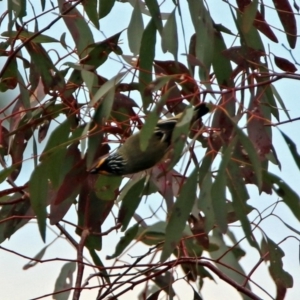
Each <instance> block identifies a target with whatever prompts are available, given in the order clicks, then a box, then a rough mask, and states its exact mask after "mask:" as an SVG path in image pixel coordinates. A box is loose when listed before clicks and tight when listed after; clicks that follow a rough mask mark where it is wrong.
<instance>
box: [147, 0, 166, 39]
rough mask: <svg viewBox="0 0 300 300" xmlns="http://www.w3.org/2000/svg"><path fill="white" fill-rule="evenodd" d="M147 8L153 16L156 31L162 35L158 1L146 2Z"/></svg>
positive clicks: (150, 0) (149, 0) (148, 0)
mask: <svg viewBox="0 0 300 300" xmlns="http://www.w3.org/2000/svg"><path fill="white" fill-rule="evenodd" d="M145 3H146V5H147V8H148V9H149V12H150V14H151V17H152V20H153V22H154V24H155V27H156V29H157V30H158V31H159V32H160V33H161V32H162V28H163V26H162V18H161V14H160V9H159V5H158V2H157V0H145Z"/></svg>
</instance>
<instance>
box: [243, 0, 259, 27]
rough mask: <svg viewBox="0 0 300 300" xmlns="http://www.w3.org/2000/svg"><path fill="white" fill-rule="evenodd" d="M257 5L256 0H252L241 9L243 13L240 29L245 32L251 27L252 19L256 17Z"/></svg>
mask: <svg viewBox="0 0 300 300" xmlns="http://www.w3.org/2000/svg"><path fill="white" fill-rule="evenodd" d="M257 6H258V0H253V1H251V2H250V3H249V4H248V5H247V6H245V8H244V10H243V12H244V14H243V26H242V30H243V31H244V32H247V31H248V30H249V29H250V28H251V26H252V24H253V21H254V19H255V17H256V12H257Z"/></svg>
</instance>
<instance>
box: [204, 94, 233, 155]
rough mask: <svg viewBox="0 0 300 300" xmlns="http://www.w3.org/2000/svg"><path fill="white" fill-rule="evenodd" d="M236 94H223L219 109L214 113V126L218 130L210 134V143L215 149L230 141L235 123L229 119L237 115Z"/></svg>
mask: <svg viewBox="0 0 300 300" xmlns="http://www.w3.org/2000/svg"><path fill="white" fill-rule="evenodd" d="M235 103H236V99H235V94H234V93H227V94H223V95H222V98H221V100H220V102H219V103H218V106H217V109H216V111H215V113H214V117H213V121H212V127H213V128H216V129H217V131H216V132H213V133H211V134H210V137H209V143H210V146H211V147H212V148H213V150H214V151H218V150H219V149H220V148H221V146H222V145H223V144H225V145H227V144H228V143H229V141H230V137H231V133H232V129H233V123H232V121H231V120H230V119H229V118H230V117H231V116H234V115H235Z"/></svg>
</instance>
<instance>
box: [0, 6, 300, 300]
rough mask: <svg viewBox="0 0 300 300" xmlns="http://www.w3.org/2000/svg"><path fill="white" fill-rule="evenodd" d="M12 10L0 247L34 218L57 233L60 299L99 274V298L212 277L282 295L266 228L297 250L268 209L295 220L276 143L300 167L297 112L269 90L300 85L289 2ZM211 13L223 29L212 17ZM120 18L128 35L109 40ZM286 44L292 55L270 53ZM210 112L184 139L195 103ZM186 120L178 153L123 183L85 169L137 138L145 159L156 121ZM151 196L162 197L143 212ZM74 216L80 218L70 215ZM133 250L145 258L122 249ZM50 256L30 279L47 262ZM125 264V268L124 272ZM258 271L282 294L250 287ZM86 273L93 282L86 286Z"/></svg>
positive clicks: (176, 141) (283, 281) (5, 61)
mask: <svg viewBox="0 0 300 300" xmlns="http://www.w3.org/2000/svg"><path fill="white" fill-rule="evenodd" d="M4 2H5V1H4ZM6 2H7V3H6V5H7V10H6V11H5V12H4V11H3V12H2V17H1V20H0V21H1V25H2V26H1V39H2V41H1V43H0V49H1V58H2V60H1V62H2V69H1V72H0V73H1V75H0V77H1V82H0V90H1V92H2V93H3V97H2V99H3V101H2V102H3V103H2V104H1V107H0V108H1V110H0V113H1V124H0V125H1V128H0V130H1V131H0V143H1V148H0V154H1V157H0V162H1V165H2V167H3V169H2V171H1V172H0V179H1V182H4V183H6V186H4V184H3V188H1V191H0V196H1V198H0V242H1V243H3V242H6V241H7V239H9V238H10V237H11V236H12V235H15V234H16V233H17V232H18V231H20V230H21V229H22V228H24V226H27V225H28V224H27V223H28V222H29V221H30V220H36V224H37V226H38V229H39V233H40V236H41V238H42V240H43V241H45V242H46V236H48V231H49V230H50V229H54V230H56V231H55V232H57V236H59V235H62V236H64V238H65V239H67V240H68V241H69V242H70V243H71V244H72V245H73V246H74V249H75V252H76V255H77V259H76V260H72V259H70V257H68V258H67V259H65V260H66V261H67V262H66V264H65V265H64V266H63V267H62V270H61V273H60V275H59V277H58V278H57V281H56V284H55V289H54V291H52V292H53V297H54V298H55V299H68V297H69V294H70V292H71V291H72V290H74V293H73V299H79V298H80V295H81V292H82V291H83V290H84V289H85V288H86V286H87V283H88V282H89V281H92V280H94V279H95V278H97V281H96V280H95V281H93V282H96V283H95V284H94V285H93V287H92V288H91V289H94V290H97V294H98V295H97V299H106V298H107V297H113V298H111V299H116V298H118V297H119V296H122V295H125V294H126V292H127V291H129V290H131V289H132V288H134V287H136V286H142V292H141V294H140V297H141V299H158V297H159V295H160V296H162V295H163V294H167V295H168V296H169V297H170V299H171V298H172V297H173V296H174V295H175V294H176V289H175V288H174V289H173V284H174V283H175V284H176V282H177V281H184V282H185V283H186V288H187V289H189V290H191V289H192V291H193V294H194V299H201V297H200V293H201V289H202V287H203V285H205V282H206V279H207V280H210V279H213V278H217V277H219V278H220V279H221V280H224V281H225V282H227V283H228V284H229V285H231V286H233V287H234V288H235V289H236V290H237V291H238V292H239V293H240V294H241V295H242V297H243V298H245V299H247V298H248V299H249V298H250V299H260V298H261V297H262V298H264V299H265V298H266V297H270V298H273V299H275V298H276V299H283V298H285V295H286V291H287V289H288V288H292V287H293V277H292V276H291V274H289V270H285V269H284V268H283V260H282V258H283V256H284V252H283V250H282V249H281V247H280V246H281V244H282V243H283V242H284V240H274V238H273V236H270V232H268V231H267V230H263V229H262V227H261V223H262V222H263V221H264V220H266V219H268V218H271V217H272V216H276V218H274V219H276V220H273V221H274V222H275V223H274V224H275V225H274V226H279V225H276V224H279V223H280V224H283V225H284V226H285V227H286V229H287V230H288V232H289V233H287V234H286V239H288V236H289V237H291V238H295V239H298V236H299V231H297V230H296V229H295V228H294V226H292V225H291V224H290V223H289V221H288V220H284V219H283V218H281V213H280V210H278V209H277V207H279V206H280V207H283V206H285V207H287V208H288V209H289V215H290V217H291V218H292V219H296V220H297V222H298V221H299V220H300V209H299V208H300V207H299V195H298V194H297V193H296V192H295V191H294V190H293V189H292V188H291V187H290V185H289V182H286V181H285V180H283V179H282V178H281V176H280V170H281V168H284V164H283V163H282V162H281V157H280V155H277V152H278V149H280V147H281V146H282V143H285V144H286V145H287V146H288V149H289V150H290V152H289V153H287V152H286V153H285V154H284V155H285V156H286V155H289V156H291V157H292V159H293V160H294V165H295V166H297V167H298V168H300V156H299V154H298V153H297V149H296V142H295V138H296V137H295V136H293V135H289V134H286V133H284V132H283V131H281V130H282V129H281V125H283V124H286V123H289V122H291V121H298V120H299V117H298V116H297V110H295V111H294V113H295V114H296V116H295V117H294V118H292V117H291V116H290V111H289V110H291V109H292V110H293V109H295V107H290V106H289V105H290V102H288V101H287V100H286V99H285V95H283V94H281V95H280V94H279V89H278V85H279V84H280V83H281V82H282V81H283V80H285V82H286V85H287V86H288V84H289V82H291V81H295V80H299V79H300V76H299V75H297V68H296V65H297V63H296V61H295V60H294V58H293V53H294V52H293V50H292V49H297V17H298V11H299V8H298V6H297V4H296V2H295V1H294V2H293V1H289V0H280V1H278V0H273V1H258V0H253V1H251V0H236V1H234V0H232V1H225V0H224V1H220V0H219V1H217V0H214V1H203V0H186V1H185V0H181V1H180V0H173V1H170V0H168V1H157V0H145V1H142V0H127V1H124V0H123V1H121V0H120V1H115V0H98V1H96V0H81V1H80V0H78V1H66V0H57V1H52V2H49V3H48V1H43V0H41V1H40V2H39V3H38V5H37V4H34V6H32V3H31V2H30V1H6ZM35 2H36V3H37V2H38V1H35ZM292 4H293V5H294V6H293V7H292V6H291V5H292ZM218 5H220V6H222V7H223V9H224V14H223V16H222V19H219V18H220V16H219V15H218V14H214V13H213V12H214V11H215V7H216V6H218ZM2 6H3V5H2ZM123 9H124V16H122V15H121V14H120V12H121V11H122V10H123ZM116 11H117V12H118V14H115V12H116ZM128 12H130V18H128V20H129V23H128V24H127V25H126V26H127V27H126V26H124V27H123V28H118V18H120V22H121V19H123V18H124V19H126V18H125V17H126V13H128ZM215 15H216V16H215ZM128 17H129V15H128ZM104 22H105V24H106V26H103V23H104ZM298 23H299V22H298ZM107 24H110V25H109V26H110V28H108V26H107ZM5 27H6V28H7V30H4V28H5ZM100 29H101V31H100ZM115 29H116V30H115ZM117 30H118V31H117ZM112 31H113V34H111V32H112ZM100 32H101V33H102V34H100ZM108 34H109V35H108ZM103 36H105V38H103ZM279 44H283V45H284V47H283V46H282V47H281V50H282V49H283V50H284V52H283V53H285V54H286V57H281V56H279V55H278V54H277V55H276V51H278V45H279ZM273 49H274V50H273ZM290 53H291V56H290ZM287 57H288V59H287ZM10 90H13V92H14V93H15V94H10V93H9V92H10ZM11 95H15V96H13V97H12V96H11ZM203 101H205V102H207V103H208V102H211V103H212V107H214V110H213V112H212V113H211V114H209V115H208V116H205V117H204V118H203V120H200V121H199V122H197V123H196V124H194V126H193V128H192V129H191V130H190V128H189V126H188V125H189V123H190V120H191V118H192V112H193V110H192V109H191V107H193V106H195V105H197V104H199V103H201V102H203ZM180 112H184V113H183V117H182V118H181V119H180V121H179V122H178V124H177V126H176V128H175V132H174V134H173V137H172V148H173V149H172V151H171V152H170V154H169V156H168V157H167V158H166V160H165V161H163V162H162V163H160V164H158V165H157V166H155V167H154V168H152V169H151V170H149V171H147V172H141V173H139V174H133V175H132V176H127V177H125V178H121V177H108V176H104V175H93V174H89V173H88V172H87V170H89V169H90V168H91V166H92V165H93V163H94V162H95V160H96V159H97V158H99V157H101V156H103V155H106V154H107V153H109V152H110V151H113V149H115V148H116V147H118V145H119V144H122V143H123V142H124V140H126V138H127V137H129V136H130V135H131V134H132V133H133V132H136V131H137V130H142V131H143V135H142V137H143V138H142V140H141V145H140V147H141V149H145V147H147V145H148V141H149V138H150V136H151V133H152V132H153V130H154V127H155V124H156V123H157V121H158V119H159V118H163V117H165V116H171V115H175V114H178V113H180ZM275 128H279V130H280V131H279V132H280V134H281V136H282V138H281V140H280V142H278V141H276V140H275V139H274V138H273V136H274V129H275ZM276 130H277V129H276ZM274 166H275V167H274ZM297 176H299V170H298V173H297ZM253 186H255V187H256V190H254V189H253ZM265 194H268V195H272V199H273V200H272V201H273V203H272V204H271V205H270V206H268V208H267V209H266V210H260V209H259V208H257V207H254V206H252V205H250V204H249V202H251V197H259V198H263V196H264V195H265ZM253 195H255V196H253ZM147 199H156V200H151V201H152V202H151V205H150V206H151V207H150V210H149V209H148V210H147V211H145V210H141V211H139V212H138V211H137V209H138V208H140V207H141V206H147V205H148V203H149V202H147V204H145V200H147ZM262 201H263V200H262ZM281 203H282V204H281ZM71 210H74V211H76V215H77V218H73V217H70V216H68V217H66V214H67V213H68V212H70V211H71ZM72 216H74V215H72ZM109 218H111V220H113V221H114V222H112V221H111V220H110V221H108V219H109ZM67 225H71V226H69V227H67ZM74 228H75V232H76V235H75V234H74ZM103 228H105V230H104V229H103ZM233 228H234V229H233ZM119 229H120V232H119ZM115 231H117V232H119V234H118V235H117V237H118V239H115V244H114V245H113V246H115V247H116V248H115V252H114V253H112V254H111V255H109V256H108V257H107V258H106V259H103V257H101V253H102V251H104V246H103V240H105V239H106V238H107V237H109V236H110V235H111V234H113V233H114V232H115ZM37 232H38V231H34V234H37ZM245 240H246V243H245ZM47 242H48V245H49V240H47ZM242 242H243V243H244V244H243V245H245V247H246V248H245V249H242V248H243V247H242V246H241V243H242ZM50 244H51V243H50ZM138 244H144V245H145V247H144V248H142V249H143V250H138V251H133V252H132V253H131V249H134V248H130V247H131V246H132V245H138ZM7 245H9V242H8V243H7ZM130 245H131V246H130ZM46 249H47V246H46V247H45V248H43V249H42V250H41V251H40V252H39V253H38V255H37V256H36V257H35V258H33V260H32V261H31V262H30V263H29V264H28V265H26V267H25V269H28V268H30V267H33V266H34V265H36V263H38V262H41V261H43V256H44V254H45V251H46ZM128 249H129V250H128ZM249 249H251V250H249ZM253 249H255V252H256V254H257V255H258V257H259V259H258V261H257V260H256V261H253V263H252V268H251V269H250V270H246V271H245V270H244V268H243V267H242V266H241V264H240V260H241V259H242V257H247V255H248V254H249V252H250V251H253ZM0 250H1V251H5V248H3V247H1V248H0ZM14 250H15V255H18V254H22V249H14ZM86 250H87V251H88V252H86ZM35 251H36V252H38V251H39V249H35ZM127 251H128V252H127ZM291 251H292V250H291ZM124 253H128V254H130V255H131V256H132V257H131V258H132V259H131V260H130V262H129V263H128V264H124V261H123V260H126V259H125V258H124V256H123V255H124ZM57 256H59V253H58V254H57ZM73 258H75V255H74V257H73ZM109 259H110V260H114V265H113V266H114V267H111V262H110V261H109ZM53 260H55V259H53ZM264 261H266V262H268V269H269V274H270V278H272V280H273V281H274V284H275V285H276V291H273V290H272V291H270V290H268V288H266V287H264V284H263V283H262V282H255V279H253V273H254V272H255V271H256V270H257V269H258V268H261V267H265V266H264V265H263V262H264ZM88 267H94V270H95V271H94V274H93V275H90V276H89V277H88V278H85V277H84V275H83V274H84V273H83V271H84V268H88ZM89 272H91V270H90V271H89ZM73 276H74V278H76V279H75V280H74V283H73V281H72V278H73ZM253 280H254V284H253ZM144 283H147V284H146V285H144ZM250 283H251V284H250ZM254 285H256V286H258V288H257V287H256V289H255V291H253V290H252V289H253V286H254ZM216 288H217V287H216ZM47 292H49V293H50V292H51V291H47ZM45 294H46V292H45ZM40 296H41V295H40ZM203 296H204V297H205V293H204V294H203Z"/></svg>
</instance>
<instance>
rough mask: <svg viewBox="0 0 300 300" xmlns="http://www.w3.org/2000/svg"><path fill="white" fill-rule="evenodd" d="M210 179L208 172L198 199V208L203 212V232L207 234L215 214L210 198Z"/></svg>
mask: <svg viewBox="0 0 300 300" xmlns="http://www.w3.org/2000/svg"><path fill="white" fill-rule="evenodd" d="M211 189H212V178H211V172H210V170H209V171H208V172H207V173H206V175H205V177H204V179H203V182H202V185H201V188H200V196H199V199H198V208H199V209H200V210H201V211H203V213H204V215H205V232H206V233H208V232H209V231H210V230H211V229H212V228H213V227H214V225H215V214H214V209H213V206H212V198H211Z"/></svg>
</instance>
